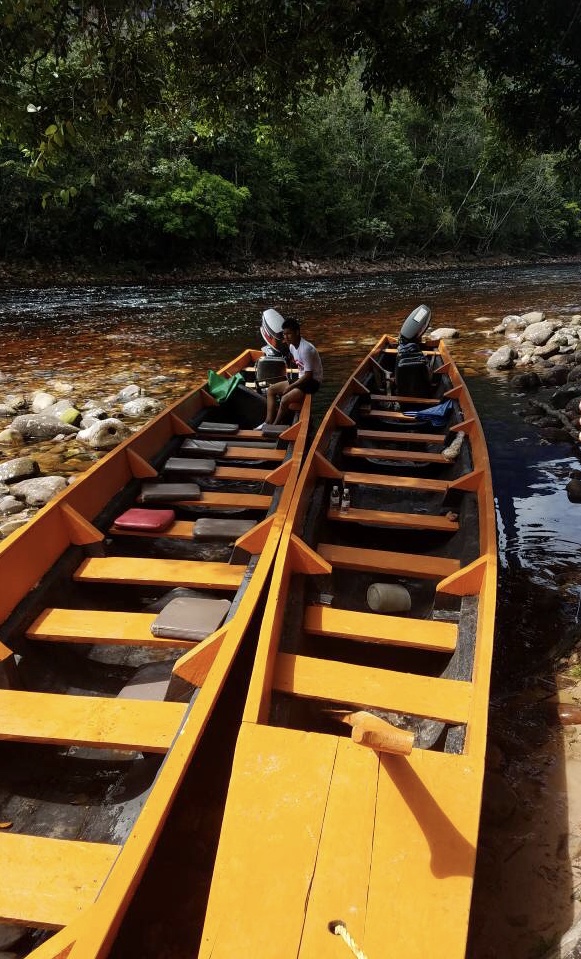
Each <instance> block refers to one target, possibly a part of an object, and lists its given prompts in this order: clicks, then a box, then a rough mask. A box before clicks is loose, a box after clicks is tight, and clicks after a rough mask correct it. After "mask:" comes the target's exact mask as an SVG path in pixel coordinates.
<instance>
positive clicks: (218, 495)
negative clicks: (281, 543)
mask: <svg viewBox="0 0 581 959" xmlns="http://www.w3.org/2000/svg"><path fill="white" fill-rule="evenodd" d="M271 498H272V497H270V496H263V495H262V494H261V493H227V492H224V493H223V492H221V491H211V492H210V491H208V492H206V491H204V492H203V493H202V495H201V496H200V498H199V499H196V500H191V499H190V500H176V502H177V504H178V506H196V505H197V504H200V505H202V506H203V507H204V509H206V508H208V509H213V508H217V509H222V508H227V507H232V508H233V509H239V508H240V507H244V509H264V510H266V509H268V507H269V506H270V501H271Z"/></svg>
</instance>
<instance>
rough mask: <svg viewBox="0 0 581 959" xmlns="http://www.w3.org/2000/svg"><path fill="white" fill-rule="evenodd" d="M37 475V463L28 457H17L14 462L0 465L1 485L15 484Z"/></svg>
mask: <svg viewBox="0 0 581 959" xmlns="http://www.w3.org/2000/svg"><path fill="white" fill-rule="evenodd" d="M39 473H40V470H39V468H38V463H37V462H36V460H33V459H32V458H31V457H30V456H18V457H17V458H16V459H14V460H8V461H7V462H6V463H0V482H2V483H17V482H18V481H19V480H25V479H30V478H31V477H32V476H38V474H39Z"/></svg>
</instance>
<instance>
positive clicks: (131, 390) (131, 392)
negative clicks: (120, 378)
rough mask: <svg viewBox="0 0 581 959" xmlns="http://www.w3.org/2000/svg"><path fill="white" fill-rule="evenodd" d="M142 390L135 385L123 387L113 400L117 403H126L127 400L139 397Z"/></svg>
mask: <svg viewBox="0 0 581 959" xmlns="http://www.w3.org/2000/svg"><path fill="white" fill-rule="evenodd" d="M142 393H143V390H142V389H141V388H140V387H139V386H137V384H135V383H131V384H130V385H129V386H124V387H123V389H122V390H119V392H118V393H117V396H116V397H115V399H116V400H117V401H118V402H119V403H127V402H128V401H129V400H134V399H136V398H137V397H138V396H141V395H142Z"/></svg>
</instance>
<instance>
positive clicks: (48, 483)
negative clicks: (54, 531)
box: [10, 476, 67, 506]
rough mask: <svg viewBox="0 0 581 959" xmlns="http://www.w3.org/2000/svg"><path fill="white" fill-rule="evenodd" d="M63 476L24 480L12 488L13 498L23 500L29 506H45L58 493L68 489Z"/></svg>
mask: <svg viewBox="0 0 581 959" xmlns="http://www.w3.org/2000/svg"><path fill="white" fill-rule="evenodd" d="M66 485H67V483H66V480H65V479H63V477H62V476H37V477H36V478H35V479H27V480H22V482H21V483H15V484H14V485H13V486H11V488H10V492H11V493H12V495H13V496H17V497H18V499H23V500H24V501H25V503H26V505H27V506H45V505H46V503H48V501H49V500H50V499H52V498H53V496H56V494H57V493H60V492H61V491H62V490H64V489H65V488H66Z"/></svg>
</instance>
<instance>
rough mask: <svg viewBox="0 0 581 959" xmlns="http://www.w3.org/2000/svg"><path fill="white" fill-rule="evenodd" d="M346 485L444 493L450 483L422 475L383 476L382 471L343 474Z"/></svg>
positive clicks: (349, 471)
mask: <svg viewBox="0 0 581 959" xmlns="http://www.w3.org/2000/svg"><path fill="white" fill-rule="evenodd" d="M343 482H344V483H346V484H347V485H348V486H381V487H384V488H388V489H415V490H421V491H422V492H424V491H425V492H430V493H445V492H446V491H447V490H448V488H449V486H450V485H451V484H450V483H449V482H448V481H447V480H437V479H428V478H427V477H423V476H384V475H383V474H382V473H355V472H352V471H351V470H348V471H347V472H345V473H344V474H343Z"/></svg>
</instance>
